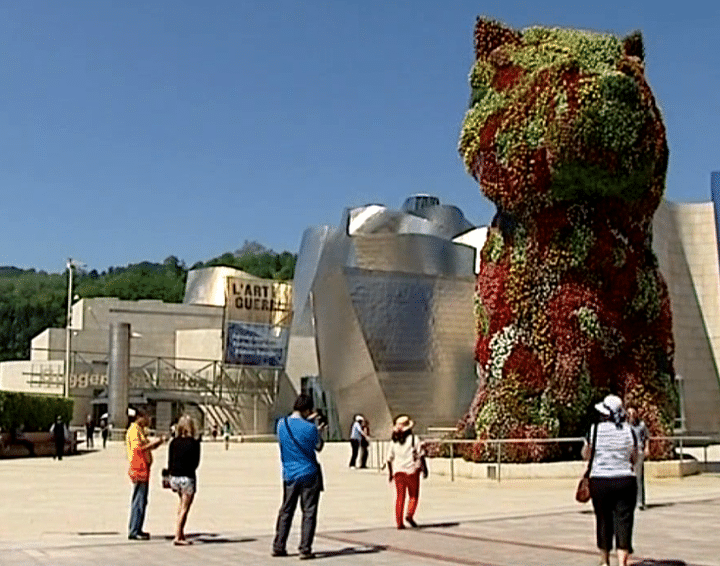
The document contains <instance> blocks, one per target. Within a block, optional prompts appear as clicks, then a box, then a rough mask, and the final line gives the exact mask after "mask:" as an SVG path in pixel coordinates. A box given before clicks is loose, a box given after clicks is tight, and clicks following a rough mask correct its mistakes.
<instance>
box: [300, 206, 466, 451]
mask: <svg viewBox="0 0 720 566" xmlns="http://www.w3.org/2000/svg"><path fill="white" fill-rule="evenodd" d="M435 200H437V199H435ZM428 206H429V209H428ZM420 208H421V210H415V211H413V212H405V211H392V210H389V209H387V208H385V207H382V206H379V205H369V206H367V207H361V208H356V209H349V210H346V211H345V213H344V214H343V217H342V221H341V224H340V226H341V228H338V229H311V230H310V231H308V232H306V234H305V236H304V237H303V246H302V247H301V252H300V254H299V256H298V262H297V268H296V279H295V281H294V288H295V289H296V295H295V300H296V303H295V304H296V310H295V318H294V320H293V330H292V333H293V338H295V339H298V338H300V337H301V336H307V335H308V330H309V329H310V330H312V341H313V346H314V350H315V355H316V359H317V367H318V372H319V375H320V381H321V383H322V387H323V389H324V390H325V392H326V393H327V394H330V395H331V396H332V400H333V402H334V406H335V407H336V408H337V414H338V420H339V423H340V428H341V431H340V432H341V433H342V434H343V436H347V434H348V433H349V430H350V424H351V422H352V420H353V418H354V416H355V414H357V413H362V414H363V415H365V417H366V418H367V419H368V420H369V421H370V427H371V432H372V434H373V435H376V436H380V437H382V436H388V435H389V434H390V430H391V425H392V421H393V419H394V417H395V416H397V415H398V414H401V413H407V414H410V415H412V417H413V419H414V420H415V421H416V423H417V426H418V430H420V431H422V430H423V429H425V428H426V427H428V426H454V425H455V424H456V423H457V421H458V419H459V418H460V417H461V416H462V414H463V413H464V412H465V410H466V409H467V407H468V405H469V403H470V401H471V400H472V396H473V393H474V391H475V387H476V382H475V370H474V359H473V349H474V343H475V337H474V333H475V330H474V318H473V289H474V282H475V273H474V262H475V249H474V248H472V247H470V246H466V245H462V244H456V243H453V242H452V241H451V238H453V237H455V236H457V235H458V234H459V233H461V232H463V231H465V230H469V229H472V225H471V224H470V223H469V222H468V221H467V220H465V218H464V217H463V216H462V213H461V212H460V211H459V210H458V209H457V208H455V207H446V206H442V205H437V204H432V201H430V204H429V205H427V204H426V209H422V207H420ZM433 208H435V209H437V210H436V211H435V212H432V209H433ZM418 213H420V214H422V216H420V215H418ZM428 218H431V219H432V218H439V219H441V220H442V222H440V223H438V224H436V223H434V221H433V220H428ZM310 242H315V243H317V244H318V245H319V247H321V250H320V253H318V251H317V250H318V247H314V248H312V249H310V246H308V245H306V244H308V243H310ZM313 267H314V270H313ZM308 280H311V282H312V283H311V285H310V286H309V288H308V287H307V281H308ZM303 289H308V293H307V295H306V296H305V297H303V291H302V290H303ZM291 341H292V338H291ZM291 343H292V342H291ZM307 350H308V348H307V347H306V348H305V353H306V354H307ZM292 352H293V349H292V345H291V356H290V358H291V359H289V360H288V373H289V375H290V376H291V378H294V379H299V377H301V376H298V375H294V373H293V367H294V360H293V359H292V358H293V354H292Z"/></svg>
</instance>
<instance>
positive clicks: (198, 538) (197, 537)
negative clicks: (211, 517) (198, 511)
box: [165, 533, 257, 544]
mask: <svg viewBox="0 0 720 566" xmlns="http://www.w3.org/2000/svg"><path fill="white" fill-rule="evenodd" d="M173 538H174V537H173V536H172V535H168V536H166V537H165V540H173ZM186 538H187V539H188V540H190V541H192V542H194V543H196V544H239V543H242V542H255V541H256V540H257V539H256V538H250V537H245V538H233V537H223V536H220V535H219V534H217V533H191V534H187V535H186Z"/></svg>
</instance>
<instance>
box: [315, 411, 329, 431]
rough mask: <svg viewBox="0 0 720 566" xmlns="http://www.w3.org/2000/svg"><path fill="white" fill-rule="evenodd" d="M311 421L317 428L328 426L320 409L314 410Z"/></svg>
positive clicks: (325, 417)
mask: <svg viewBox="0 0 720 566" xmlns="http://www.w3.org/2000/svg"><path fill="white" fill-rule="evenodd" d="M312 420H313V422H314V423H315V426H317V427H318V428H319V427H322V426H326V425H327V424H328V420H327V415H326V414H325V413H323V411H322V410H321V409H316V410H315V413H314V415H313V417H312Z"/></svg>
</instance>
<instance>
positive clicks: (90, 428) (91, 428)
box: [85, 415, 95, 448]
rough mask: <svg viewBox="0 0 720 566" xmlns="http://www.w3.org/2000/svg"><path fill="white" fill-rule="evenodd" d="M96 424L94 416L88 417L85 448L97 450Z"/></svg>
mask: <svg viewBox="0 0 720 566" xmlns="http://www.w3.org/2000/svg"><path fill="white" fill-rule="evenodd" d="M94 436H95V422H94V421H93V418H92V415H88V416H87V419H86V420H85V446H86V447H87V448H95V439H94V438H93V437H94Z"/></svg>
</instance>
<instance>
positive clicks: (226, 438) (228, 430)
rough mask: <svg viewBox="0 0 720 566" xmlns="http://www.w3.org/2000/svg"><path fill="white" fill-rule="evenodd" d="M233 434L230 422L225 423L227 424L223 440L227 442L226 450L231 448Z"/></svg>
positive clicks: (224, 427)
mask: <svg viewBox="0 0 720 566" xmlns="http://www.w3.org/2000/svg"><path fill="white" fill-rule="evenodd" d="M231 434H232V429H231V428H230V421H225V424H224V425H223V440H224V441H225V450H227V449H228V448H230V435H231Z"/></svg>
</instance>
